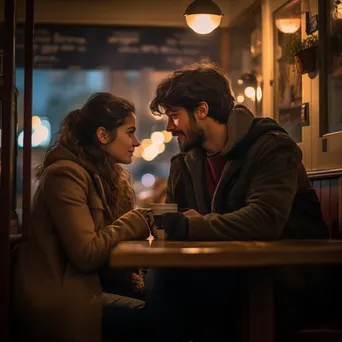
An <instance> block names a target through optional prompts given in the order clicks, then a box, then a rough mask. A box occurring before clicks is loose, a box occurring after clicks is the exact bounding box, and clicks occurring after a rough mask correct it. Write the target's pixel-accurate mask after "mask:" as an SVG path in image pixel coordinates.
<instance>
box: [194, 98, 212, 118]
mask: <svg viewBox="0 0 342 342" xmlns="http://www.w3.org/2000/svg"><path fill="white" fill-rule="evenodd" d="M208 112H209V106H208V103H207V102H205V101H201V102H200V103H199V104H198V106H197V108H196V109H195V115H196V116H197V118H198V119H199V120H203V119H205V118H206V117H207V115H208Z"/></svg>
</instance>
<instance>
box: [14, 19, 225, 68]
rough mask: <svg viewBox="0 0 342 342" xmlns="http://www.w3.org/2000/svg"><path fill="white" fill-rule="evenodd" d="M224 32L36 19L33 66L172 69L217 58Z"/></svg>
mask: <svg viewBox="0 0 342 342" xmlns="http://www.w3.org/2000/svg"><path fill="white" fill-rule="evenodd" d="M24 35H25V32H24V26H23V25H18V27H17V38H16V65H17V67H23V66H24ZM219 46H220V44H219V31H217V30H216V31H214V32H212V33H211V34H209V35H198V34H196V33H194V32H193V31H191V30H190V29H187V28H169V27H124V26H120V27H118V26H97V27H94V26H85V25H64V24H63V25H62V24H37V25H35V36H34V68H40V69H108V70H140V69H144V68H152V69H155V70H172V69H175V68H179V67H181V66H183V65H185V64H189V63H193V62H198V61H201V60H208V61H212V62H218V59H219Z"/></svg>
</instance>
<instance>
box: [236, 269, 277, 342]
mask: <svg viewBox="0 0 342 342" xmlns="http://www.w3.org/2000/svg"><path fill="white" fill-rule="evenodd" d="M272 273H273V272H272V270H270V269H249V270H244V271H243V274H242V282H241V284H242V301H243V308H242V319H241V330H240V333H241V335H240V336H241V341H243V342H274V341H275V337H274V336H275V331H274V325H275V320H274V287H273V275H272Z"/></svg>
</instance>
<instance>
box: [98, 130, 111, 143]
mask: <svg viewBox="0 0 342 342" xmlns="http://www.w3.org/2000/svg"><path fill="white" fill-rule="evenodd" d="M96 136H97V139H98V140H99V142H100V143H101V144H103V145H106V144H108V142H109V133H108V131H107V130H106V129H105V128H104V127H98V128H97V130H96Z"/></svg>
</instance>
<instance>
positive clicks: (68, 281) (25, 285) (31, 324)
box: [13, 146, 150, 342]
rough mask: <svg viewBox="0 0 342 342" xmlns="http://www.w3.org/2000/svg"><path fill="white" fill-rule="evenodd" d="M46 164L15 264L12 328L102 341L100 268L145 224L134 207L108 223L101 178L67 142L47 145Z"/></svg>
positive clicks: (34, 335) (142, 233)
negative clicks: (29, 230)
mask: <svg viewBox="0 0 342 342" xmlns="http://www.w3.org/2000/svg"><path fill="white" fill-rule="evenodd" d="M46 163H47V166H48V167H47V168H46V170H45V172H44V174H43V176H42V178H41V181H40V184H39V186H38V189H37V192H36V195H35V199H34V202H33V208H32V219H31V227H32V234H31V236H30V238H29V240H28V241H27V242H24V243H23V244H22V245H21V246H20V249H19V252H18V255H17V258H16V262H15V266H14V279H13V309H14V310H13V311H14V312H15V318H16V321H17V323H18V326H17V329H16V330H17V331H21V333H22V335H23V336H24V337H25V340H26V341H35V342H53V341H56V342H57V341H58V342H64V341H65V342H66V341H68V342H88V341H89V342H99V341H101V315H102V298H101V293H102V289H101V285H100V282H99V277H98V274H97V271H98V269H99V267H100V266H102V265H104V264H105V263H106V261H107V260H108V258H109V255H110V251H111V249H112V248H113V247H114V246H115V245H116V244H117V243H118V242H120V241H122V240H136V239H145V238H147V237H148V236H149V233H150V230H149V226H148V224H147V223H146V221H145V219H144V216H143V214H142V211H139V210H132V211H130V212H128V213H127V214H125V215H123V216H122V217H120V218H119V219H118V220H116V221H114V222H113V221H112V222H108V217H110V216H111V213H110V212H109V209H108V205H107V203H106V200H105V197H104V192H103V187H102V183H101V180H100V177H99V176H98V175H96V173H93V171H95V170H92V169H91V167H90V168H88V166H85V165H84V164H82V163H80V161H79V160H78V159H77V158H76V156H75V155H73V154H72V153H71V152H70V151H69V150H67V149H66V148H64V147H62V146H59V147H57V148H56V149H55V150H53V151H51V152H50V153H49V155H48V158H47V161H46ZM106 221H107V222H106ZM113 324H115V322H113Z"/></svg>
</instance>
